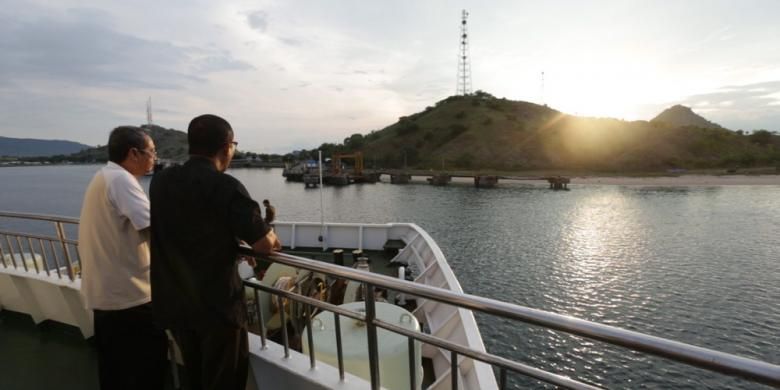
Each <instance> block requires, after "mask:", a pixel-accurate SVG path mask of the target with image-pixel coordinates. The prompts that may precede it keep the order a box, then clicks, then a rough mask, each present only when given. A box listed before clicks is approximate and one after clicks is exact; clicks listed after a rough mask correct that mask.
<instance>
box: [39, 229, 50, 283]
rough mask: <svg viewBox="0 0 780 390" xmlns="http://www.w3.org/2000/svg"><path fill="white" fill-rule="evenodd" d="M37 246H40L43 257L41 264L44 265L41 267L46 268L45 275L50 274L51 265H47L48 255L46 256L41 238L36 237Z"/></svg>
mask: <svg viewBox="0 0 780 390" xmlns="http://www.w3.org/2000/svg"><path fill="white" fill-rule="evenodd" d="M38 246H40V247H41V257H43V265H44V267H43V268H45V269H46V276H51V271H50V268H51V266H50V265H49V257H48V256H46V247H44V246H43V240H42V239H40V238H39V239H38Z"/></svg>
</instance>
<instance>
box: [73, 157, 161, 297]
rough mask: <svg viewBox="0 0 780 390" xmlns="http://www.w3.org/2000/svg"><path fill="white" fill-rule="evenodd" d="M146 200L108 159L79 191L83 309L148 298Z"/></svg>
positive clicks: (126, 174) (131, 179) (129, 177)
mask: <svg viewBox="0 0 780 390" xmlns="http://www.w3.org/2000/svg"><path fill="white" fill-rule="evenodd" d="M147 227H149V198H148V197H147V196H146V193H145V192H144V190H143V188H141V185H140V184H139V183H138V180H137V179H136V178H135V176H133V175H132V174H131V173H130V172H128V171H127V170H125V169H124V168H122V167H121V166H120V165H118V164H116V163H113V162H109V163H108V164H107V165H106V166H105V167H103V168H101V169H100V171H98V172H97V173H96V174H95V177H93V178H92V181H91V182H90V183H89V186H88V187H87V191H86V193H85V194H84V204H83V205H82V206H81V218H80V222H79V247H78V248H79V256H80V257H81V295H82V297H83V298H84V304H85V306H86V307H87V309H99V310H122V309H127V308H130V307H133V306H138V305H141V304H144V303H147V302H150V301H151V300H152V296H151V286H150V284H149V231H148V229H147V230H143V229H146V228H147Z"/></svg>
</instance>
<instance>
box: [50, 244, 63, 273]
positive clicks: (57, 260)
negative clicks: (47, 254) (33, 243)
mask: <svg viewBox="0 0 780 390" xmlns="http://www.w3.org/2000/svg"><path fill="white" fill-rule="evenodd" d="M47 241H49V247H50V248H51V256H52V258H54V268H55V269H56V270H57V278H59V279H62V272H60V258H59V256H57V248H55V247H54V241H52V240H47Z"/></svg>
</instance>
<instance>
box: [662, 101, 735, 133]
mask: <svg viewBox="0 0 780 390" xmlns="http://www.w3.org/2000/svg"><path fill="white" fill-rule="evenodd" d="M650 122H652V123H664V124H666V125H668V126H676V127H681V126H695V127H701V128H703V129H720V128H722V127H721V126H720V125H718V124H717V123H712V122H710V121H708V120H706V119H704V118H703V117H702V116H700V115H698V114H696V113H695V112H693V110H691V108H690V107H686V106H682V105H679V104H678V105H675V106H672V107H669V108H667V109H666V110H664V111H663V112H662V113H660V114H658V116H656V117H655V118H653V119H651V120H650Z"/></svg>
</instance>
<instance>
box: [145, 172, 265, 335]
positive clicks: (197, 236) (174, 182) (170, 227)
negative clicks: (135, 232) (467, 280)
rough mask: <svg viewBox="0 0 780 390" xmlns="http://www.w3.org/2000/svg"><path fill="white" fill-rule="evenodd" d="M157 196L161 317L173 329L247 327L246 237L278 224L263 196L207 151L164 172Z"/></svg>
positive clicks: (154, 246) (156, 283)
mask: <svg viewBox="0 0 780 390" xmlns="http://www.w3.org/2000/svg"><path fill="white" fill-rule="evenodd" d="M149 195H150V202H151V281H152V306H153V307H154V313H155V318H156V320H157V321H158V323H159V324H160V325H161V326H164V327H167V328H172V329H182V328H185V329H186V328H192V329H204V328H205V329H208V328H210V327H214V326H220V325H221V326H224V325H238V326H241V325H243V324H244V323H245V322H246V319H247V314H246V304H245V298H244V288H243V286H242V284H241V279H240V277H239V276H238V272H237V267H238V264H237V262H236V257H237V254H238V240H243V241H246V242H247V243H249V244H252V243H254V242H255V241H257V240H258V239H260V238H262V237H264V236H265V235H266V234H267V233H268V231H269V229H270V227H269V226H268V225H267V224H266V223H265V222H264V221H263V218H262V215H261V213H260V207H259V206H258V204H257V202H255V201H254V200H252V198H251V197H250V196H249V194H248V192H247V190H246V188H244V186H243V185H242V184H241V182H240V181H238V180H237V179H236V178H234V177H232V176H230V175H227V174H224V173H221V172H219V171H217V169H216V167H215V166H214V164H213V163H212V162H211V161H209V160H208V159H205V158H201V157H192V158H190V160H189V161H187V162H186V163H185V164H184V165H182V166H178V167H171V168H167V169H164V170H162V171H160V172H158V173H156V174H155V175H154V178H153V179H152V183H151V185H150V188H149Z"/></svg>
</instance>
